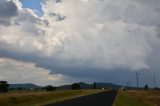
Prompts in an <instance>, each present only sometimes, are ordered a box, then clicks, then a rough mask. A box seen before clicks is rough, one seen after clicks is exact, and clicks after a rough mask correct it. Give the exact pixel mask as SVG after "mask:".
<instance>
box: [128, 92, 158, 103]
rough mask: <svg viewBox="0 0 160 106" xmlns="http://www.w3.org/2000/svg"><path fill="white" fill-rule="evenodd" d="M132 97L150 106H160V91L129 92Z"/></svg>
mask: <svg viewBox="0 0 160 106" xmlns="http://www.w3.org/2000/svg"><path fill="white" fill-rule="evenodd" d="M128 93H129V94H130V95H132V96H135V97H138V98H140V99H141V100H142V101H143V102H144V103H146V104H148V105H150V106H160V91H153V90H148V91H143V90H141V91H128Z"/></svg>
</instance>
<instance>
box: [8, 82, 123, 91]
mask: <svg viewBox="0 0 160 106" xmlns="http://www.w3.org/2000/svg"><path fill="white" fill-rule="evenodd" d="M79 84H80V86H81V89H92V88H93V84H86V83H84V82H79ZM96 87H97V88H111V89H119V88H121V86H120V85H116V84H112V83H102V82H96ZM9 88H10V89H17V88H23V89H31V88H42V87H41V86H38V85H35V84H32V83H26V84H9ZM57 88H58V89H61V90H70V89H72V87H71V85H62V86H58V87H57Z"/></svg>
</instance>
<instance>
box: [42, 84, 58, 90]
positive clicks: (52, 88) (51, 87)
mask: <svg viewBox="0 0 160 106" xmlns="http://www.w3.org/2000/svg"><path fill="white" fill-rule="evenodd" d="M45 89H46V90H47V91H54V90H56V89H57V88H56V87H53V86H51V85H48V86H46V87H45Z"/></svg>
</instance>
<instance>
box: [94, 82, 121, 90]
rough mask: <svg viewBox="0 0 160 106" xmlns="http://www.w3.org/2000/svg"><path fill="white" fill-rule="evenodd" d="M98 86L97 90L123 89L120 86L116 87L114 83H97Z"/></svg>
mask: <svg viewBox="0 0 160 106" xmlns="http://www.w3.org/2000/svg"><path fill="white" fill-rule="evenodd" d="M96 86H97V88H112V89H119V88H121V87H122V86H120V85H116V84H112V83H101V82H98V83H96Z"/></svg>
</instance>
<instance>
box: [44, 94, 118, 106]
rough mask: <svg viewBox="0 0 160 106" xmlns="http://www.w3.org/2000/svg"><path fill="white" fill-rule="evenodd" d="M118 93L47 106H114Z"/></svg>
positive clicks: (88, 96)
mask: <svg viewBox="0 0 160 106" xmlns="http://www.w3.org/2000/svg"><path fill="white" fill-rule="evenodd" d="M116 94H117V91H104V92H100V93H97V94H92V95H87V96H83V97H79V98H75V99H70V100H66V101H63V102H59V103H55V104H48V105H45V106H112V104H113V102H114V100H115V97H116Z"/></svg>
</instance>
